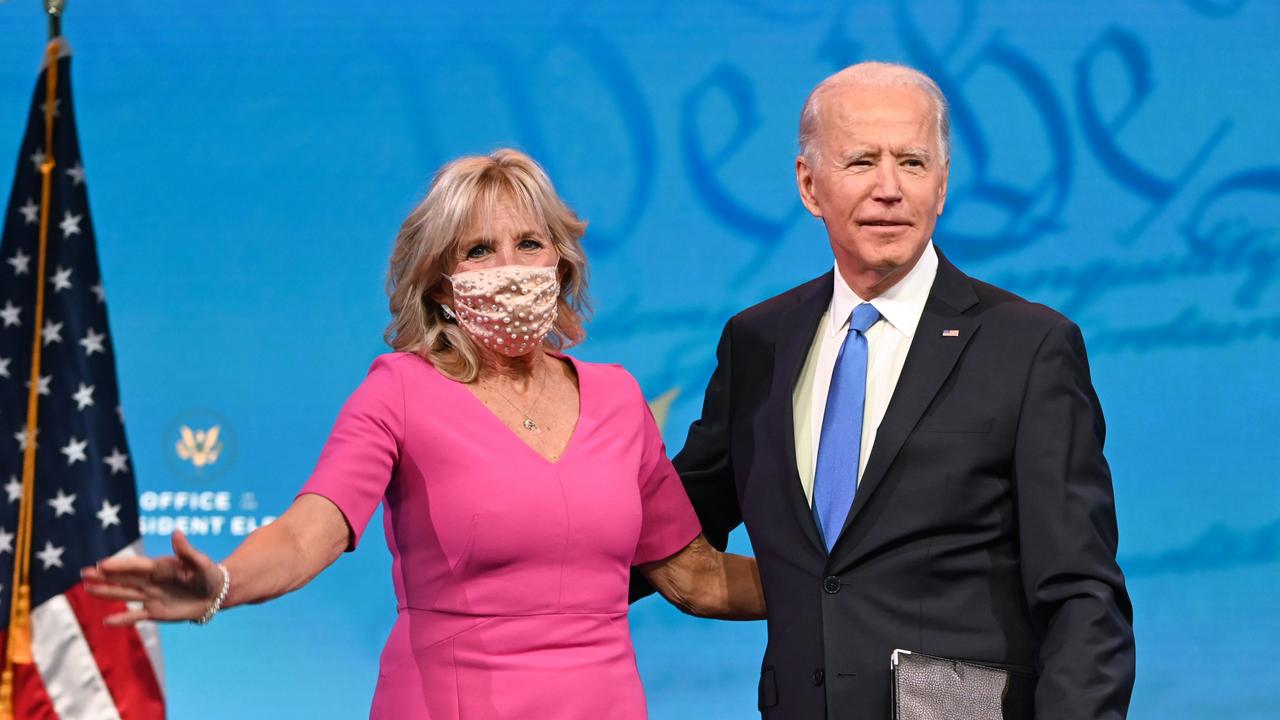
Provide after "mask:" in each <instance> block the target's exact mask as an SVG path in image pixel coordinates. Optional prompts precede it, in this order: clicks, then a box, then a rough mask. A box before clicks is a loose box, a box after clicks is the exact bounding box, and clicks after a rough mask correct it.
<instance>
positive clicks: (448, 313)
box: [440, 305, 458, 322]
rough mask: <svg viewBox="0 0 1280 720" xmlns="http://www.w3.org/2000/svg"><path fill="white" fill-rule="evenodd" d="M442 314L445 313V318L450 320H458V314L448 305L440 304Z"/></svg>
mask: <svg viewBox="0 0 1280 720" xmlns="http://www.w3.org/2000/svg"><path fill="white" fill-rule="evenodd" d="M440 314H441V315H444V319H445V320H448V321H449V322H457V321H458V316H457V315H454V314H453V309H452V308H450V307H449V306H448V305H441V306H440Z"/></svg>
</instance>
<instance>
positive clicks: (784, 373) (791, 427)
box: [764, 272, 835, 554]
mask: <svg viewBox="0 0 1280 720" xmlns="http://www.w3.org/2000/svg"><path fill="white" fill-rule="evenodd" d="M834 282H835V280H834V275H833V273H830V272H829V273H827V274H826V275H823V276H822V277H820V278H818V279H817V280H815V281H813V282H810V283H806V284H805V285H804V286H802V287H801V288H798V289H797V291H796V304H795V305H794V306H793V307H792V308H791V309H790V310H788V311H787V312H786V313H785V314H783V315H782V316H781V317H780V318H779V328H780V331H779V333H778V341H777V343H776V344H775V345H774V359H773V382H772V384H771V386H770V387H772V388H773V391H772V393H771V394H770V401H769V402H770V404H771V407H767V408H765V411H764V417H767V418H778V420H779V421H778V422H777V424H776V425H775V426H774V427H773V428H771V434H773V436H774V437H778V438H779V440H781V442H782V454H781V456H780V457H779V458H778V461H779V463H781V465H782V468H783V474H782V478H781V479H782V482H785V483H786V485H787V487H786V489H785V492H786V494H787V497H788V498H789V499H790V505H791V511H792V514H793V515H794V517H795V520H796V522H797V523H799V525H800V527H802V528H803V529H804V533H805V535H806V536H807V537H808V538H809V540H810V541H811V542H812V543H813V545H814V547H815V548H817V549H818V550H820V551H821V552H822V553H823V554H826V551H827V548H826V545H824V544H823V542H822V538H821V537H820V536H819V535H818V527H817V525H815V524H814V521H813V513H812V512H811V511H810V509H809V501H808V500H807V499H806V498H805V495H804V488H803V487H802V486H801V485H800V473H799V471H798V470H797V469H796V434H795V410H794V407H793V406H792V401H791V396H792V394H793V393H794V392H795V386H796V382H797V381H798V380H799V378H800V371H801V369H803V367H804V361H805V359H806V358H807V357H808V354H809V347H810V346H811V345H812V344H813V336H814V333H816V332H817V331H818V323H819V321H821V320H822V315H823V313H825V312H826V311H827V307H828V306H829V305H830V304H831V293H832V288H833V285H834ZM768 437H769V435H765V438H768ZM765 442H768V440H767V439H766V440H765Z"/></svg>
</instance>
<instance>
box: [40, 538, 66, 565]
mask: <svg viewBox="0 0 1280 720" xmlns="http://www.w3.org/2000/svg"><path fill="white" fill-rule="evenodd" d="M65 550H66V548H65V547H54V546H53V543H51V542H49V541H48V540H45V541H44V549H43V550H41V551H40V552H38V553H36V557H38V558H40V562H42V563H44V569H45V570H48V569H49V568H51V567H62V553H63V552H64V551H65Z"/></svg>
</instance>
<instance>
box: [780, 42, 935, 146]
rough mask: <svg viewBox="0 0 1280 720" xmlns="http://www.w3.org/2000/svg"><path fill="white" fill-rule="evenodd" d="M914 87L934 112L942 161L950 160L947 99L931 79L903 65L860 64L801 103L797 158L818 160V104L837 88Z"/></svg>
mask: <svg viewBox="0 0 1280 720" xmlns="http://www.w3.org/2000/svg"><path fill="white" fill-rule="evenodd" d="M848 86H862V87H901V86H909V87H917V88H920V89H921V90H923V91H924V93H925V95H927V96H929V100H930V101H932V103H933V109H934V127H935V128H936V129H937V133H938V148H939V149H940V150H941V151H942V157H943V158H944V159H947V160H949V159H950V158H951V115H950V113H949V112H948V110H947V98H946V96H945V95H943V94H942V90H941V89H940V88H939V87H938V83H936V82H934V81H933V78H931V77H929V76H928V75H925V74H924V73H922V72H920V71H919V70H916V69H915V68H911V67H907V66H906V65H898V64H895V63H883V62H862V63H858V64H856V65H850V66H849V67H847V68H845V69H843V70H841V71H840V72H838V73H836V74H834V75H831V76H828V77H827V79H825V80H823V81H822V82H820V83H818V86H817V87H815V88H814V89H813V91H812V92H810V93H809V97H808V98H807V99H806V100H805V101H804V108H803V109H801V110H800V138H799V140H800V154H801V155H804V157H805V158H807V159H808V160H809V162H817V160H818V144H817V137H818V134H819V132H820V130H821V127H820V125H821V113H820V104H821V102H822V96H823V95H825V94H826V93H827V92H828V91H830V90H832V89H834V88H837V87H848Z"/></svg>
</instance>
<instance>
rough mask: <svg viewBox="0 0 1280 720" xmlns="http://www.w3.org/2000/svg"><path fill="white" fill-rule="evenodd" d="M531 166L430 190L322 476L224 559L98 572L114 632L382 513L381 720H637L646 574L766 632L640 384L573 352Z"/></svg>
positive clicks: (570, 260)
mask: <svg viewBox="0 0 1280 720" xmlns="http://www.w3.org/2000/svg"><path fill="white" fill-rule="evenodd" d="M585 227H586V226H585V223H582V222H580V221H579V220H578V219H577V218H576V217H575V216H574V214H573V213H572V212H571V211H570V210H569V209H568V208H567V207H566V206H565V205H564V203H563V202H562V201H561V200H560V199H559V197H557V195H556V194H555V191H554V189H553V188H552V186H551V183H550V180H549V179H548V178H547V176H546V174H545V173H544V172H543V171H542V169H541V168H540V167H538V165H537V164H536V163H534V162H533V160H531V159H530V158H529V157H527V156H525V155H523V154H521V153H519V152H516V151H513V150H500V151H498V152H495V153H493V154H492V155H489V156H487V157H467V158H462V159H460V160H457V161H455V162H452V163H450V164H448V165H446V166H445V167H444V168H443V169H441V171H440V172H439V173H438V174H437V175H436V177H435V180H434V181H433V183H432V186H431V189H430V191H429V192H428V194H427V197H426V199H424V200H423V201H422V203H421V204H420V205H419V206H418V207H417V208H416V209H414V211H413V212H412V213H411V214H410V215H409V217H408V219H407V220H406V221H405V223H404V225H403V227H402V228H401V230H400V234H399V237H398V238H397V241H396V247H395V250H394V252H393V254H392V256H391V269H390V273H389V282H388V292H389V294H390V296H391V311H392V315H393V319H392V322H391V324H390V326H389V328H388V330H387V340H388V342H389V343H390V344H391V346H392V347H393V348H394V349H395V350H396V351H397V352H394V353H390V354H387V355H384V356H381V357H379V358H378V359H377V360H376V361H375V362H374V363H373V366H372V368H371V369H370V371H369V375H368V376H367V377H366V378H365V380H364V382H363V383H362V384H361V385H360V387H359V388H357V389H356V391H355V393H354V394H352V396H351V398H350V399H349V400H348V401H347V403H346V405H345V406H344V407H343V409H342V412H341V414H340V415H339V417H338V420H337V423H336V425H335V427H334V429H333V432H332V434H331V435H330V437H329V440H328V442H327V443H326V445H325V448H324V451H323V453H322V454H321V457H320V460H319V463H318V464H317V467H316V469H315V472H314V474H313V475H312V476H311V479H310V480H309V481H308V482H307V484H306V485H305V486H304V487H303V488H302V491H301V493H300V494H299V495H298V497H297V498H296V499H295V500H294V502H293V504H292V505H291V506H290V507H289V509H288V510H287V511H286V512H285V513H284V514H283V515H282V516H281V517H280V519H279V520H277V521H276V522H274V523H272V524H271V525H268V526H266V527H263V528H261V529H259V530H257V531H256V532H254V533H253V534H252V535H250V536H249V537H248V538H246V539H245V541H244V543H242V544H241V545H240V547H239V548H237V549H236V550H235V552H233V553H232V554H231V556H230V557H228V558H227V559H226V561H225V562H224V563H223V564H221V565H219V564H216V563H214V562H213V561H212V560H210V559H209V558H208V557H206V556H205V555H202V554H201V553H199V552H197V551H196V550H195V549H193V548H192V547H191V545H190V544H189V543H188V542H187V540H186V538H185V537H183V536H182V535H181V534H180V533H174V536H173V548H174V553H175V555H174V556H172V557H166V558H157V559H149V558H119V559H111V560H105V561H103V562H102V563H101V565H100V566H99V567H97V568H86V569H85V571H84V576H85V578H86V580H88V581H89V584H88V587H89V590H90V592H92V593H93V594H95V595H98V596H100V597H106V598H114V599H118V600H126V601H137V602H141V603H142V606H141V608H140V609H137V610H129V611H126V612H122V613H119V614H117V615H115V616H113V617H111V618H108V622H109V623H110V624H117V625H118V624H126V623H132V622H138V621H140V620H147V619H152V620H193V621H195V622H198V623H203V622H208V621H209V620H210V619H211V618H212V617H213V615H214V614H215V613H217V612H218V610H219V609H221V608H226V607H231V606H234V605H240V604H244V603H255V602H262V601H264V600H268V599H270V598H274V597H278V596H280V595H283V594H284V593H286V592H289V591H291V590H296V589H298V588H299V587H302V586H303V585H305V584H306V583H307V582H308V581H310V580H311V579H312V578H313V577H315V576H316V574H318V573H319V572H320V571H321V570H323V569H324V568H325V567H327V566H328V565H329V564H330V563H332V562H333V561H334V560H335V559H337V557H338V556H339V555H341V553H342V552H343V551H344V550H351V549H353V548H354V547H355V545H356V543H357V542H359V540H360V537H361V536H362V535H363V532H364V529H365V525H366V523H367V522H368V520H369V518H370V516H371V515H372V513H373V510H374V508H375V507H376V506H377V504H378V503H379V502H382V504H383V506H384V508H385V512H384V523H383V524H384V530H385V533H386V538H387V545H388V547H389V548H390V550H391V554H392V557H393V560H394V562H393V565H392V580H393V583H394V585H395V592H396V598H397V601H398V605H399V614H398V617H397V619H396V623H395V626H394V627H393V629H392V631H391V636H390V638H389V639H388V641H387V644H386V647H385V648H384V650H383V653H382V660H381V672H380V674H379V678H378V686H377V689H376V691H375V693H374V700H373V708H372V711H371V715H372V716H373V717H377V718H392V717H394V718H430V719H431V720H441V719H453V718H542V717H555V718H584V719H585V718H591V719H592V720H595V719H596V718H602V717H608V718H643V717H645V704H644V696H643V692H642V689H641V686H640V680H639V676H638V674H637V672H636V665H635V657H634V654H633V651H632V647H631V641H630V635H629V631H628V626H627V588H628V576H629V569H630V567H631V566H632V565H635V566H639V567H640V569H641V570H642V572H643V573H644V574H645V575H646V576H647V577H648V578H649V579H650V581H651V582H653V584H654V585H655V586H656V587H657V588H658V590H659V591H660V592H661V593H662V594H663V595H664V596H665V597H667V598H668V599H669V600H671V601H672V602H673V603H675V604H676V605H678V606H679V607H680V608H681V609H682V610H684V611H686V612H690V613H693V614H698V615H703V616H710V617H720V618H739V619H748V618H760V617H763V616H764V599H763V595H762V592H761V589H760V582H759V577H758V575H757V572H756V567H755V561H754V560H753V559H750V558H744V557H739V556H734V555H726V554H722V553H719V552H717V551H716V550H714V549H713V548H711V547H710V546H709V545H708V544H707V542H706V540H705V539H704V538H703V537H702V535H701V532H700V527H699V525H698V521H697V518H696V517H695V515H694V513H693V510H692V508H691V507H690V505H689V501H688V499H687V497H686V496H685V495H684V491H683V489H682V487H681V485H680V482H679V478H678V477H677V476H676V474H675V471H674V469H673V468H672V467H671V463H670V462H669V461H668V460H667V458H666V454H665V450H664V448H663V446H662V441H661V438H660V436H659V433H658V429H657V427H656V425H655V423H654V420H653V417H652V416H651V415H650V414H649V412H648V408H647V406H646V404H645V401H644V398H643V396H642V395H641V392H640V388H639V387H638V386H637V384H636V382H635V380H634V379H632V378H631V376H630V375H628V374H627V373H626V372H625V371H624V370H622V369H621V368H620V367H617V366H613V365H598V364H593V363H585V362H582V361H579V360H575V359H573V358H570V357H568V356H566V355H563V354H561V353H560V352H559V351H560V350H561V349H563V348H565V347H568V346H570V345H572V344H574V343H576V342H578V341H579V340H581V339H582V337H583V329H582V316H583V308H584V307H585V305H586V300H585V290H586V260H585V258H584V256H583V252H582V248H581V246H580V245H579V239H580V238H581V236H582V234H583V231H584V229H585Z"/></svg>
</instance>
